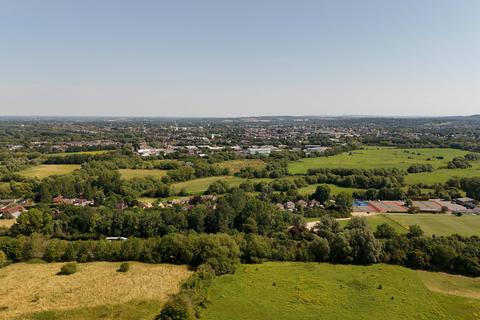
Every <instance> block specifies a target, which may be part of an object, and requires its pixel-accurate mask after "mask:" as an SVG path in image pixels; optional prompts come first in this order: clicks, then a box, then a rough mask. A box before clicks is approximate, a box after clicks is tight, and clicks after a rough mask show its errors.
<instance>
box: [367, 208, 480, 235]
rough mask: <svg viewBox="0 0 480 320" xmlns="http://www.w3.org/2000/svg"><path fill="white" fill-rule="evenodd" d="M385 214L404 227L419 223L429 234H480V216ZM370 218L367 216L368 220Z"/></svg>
mask: <svg viewBox="0 0 480 320" xmlns="http://www.w3.org/2000/svg"><path fill="white" fill-rule="evenodd" d="M385 216H386V217H387V218H388V219H391V220H392V221H394V222H395V223H397V224H399V225H401V226H403V227H404V228H408V226H410V225H413V224H418V225H419V226H420V227H421V228H422V230H423V231H424V232H425V234H427V235H436V236H447V235H451V234H459V235H462V236H474V235H477V236H480V216H472V215H463V216H461V217H457V216H455V215H451V214H426V213H425V214H408V213H387V214H385ZM368 219H370V218H367V221H368Z"/></svg>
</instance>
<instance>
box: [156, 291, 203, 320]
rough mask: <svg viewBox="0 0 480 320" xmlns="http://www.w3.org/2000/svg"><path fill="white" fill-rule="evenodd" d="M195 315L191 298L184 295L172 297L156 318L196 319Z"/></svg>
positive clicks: (157, 319)
mask: <svg viewBox="0 0 480 320" xmlns="http://www.w3.org/2000/svg"><path fill="white" fill-rule="evenodd" d="M194 319H195V315H194V311H193V306H192V302H191V300H190V299H189V298H188V297H186V296H183V295H176V296H174V297H173V298H172V299H170V300H169V301H168V302H167V303H166V304H165V306H164V307H163V309H162V312H161V313H160V314H159V315H158V316H157V317H156V318H155V320H194Z"/></svg>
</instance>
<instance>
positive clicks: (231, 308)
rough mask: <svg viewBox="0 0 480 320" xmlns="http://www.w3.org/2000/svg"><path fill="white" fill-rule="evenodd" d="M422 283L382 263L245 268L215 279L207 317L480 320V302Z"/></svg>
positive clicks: (410, 272)
mask: <svg viewBox="0 0 480 320" xmlns="http://www.w3.org/2000/svg"><path fill="white" fill-rule="evenodd" d="M422 279H423V277H422V276H419V275H418V274H417V272H416V271H413V270H410V269H406V268H403V267H398V266H390V265H381V264H379V265H373V266H349V265H331V264H318V263H264V264H261V265H243V266H242V267H240V268H239V270H238V271H237V273H236V274H235V275H226V276H222V277H220V278H218V279H216V280H215V282H214V285H213V286H212V288H211V290H210V301H211V304H210V305H208V307H207V309H206V310H205V311H204V313H203V314H202V319H206V320H210V319H212V320H213V319H223V320H229V319H232V320H233V319H251V320H255V319H279V320H288V319H312V320H313V319H385V312H387V310H388V318H389V319H392V320H396V319H432V320H435V319H439V320H440V319H478V313H479V312H480V301H479V300H475V299H469V298H464V297H459V296H456V295H453V294H452V295H450V294H449V295H447V294H442V293H437V292H432V291H430V290H428V289H427V287H426V286H425V285H424V284H423V282H422ZM442 280H443V276H440V278H439V279H433V280H432V281H433V282H434V283H438V282H441V281H442ZM468 280H469V279H468V278H467V280H466V281H467V284H465V283H462V284H461V285H462V286H469V287H472V288H474V289H475V288H476V285H475V284H474V283H475V281H476V280H472V283H473V284H471V283H469V281H468ZM452 283H453V285H454V286H455V283H456V282H455V281H453V282H452ZM475 290H478V288H477V289H475ZM449 293H455V291H454V290H450V291H449Z"/></svg>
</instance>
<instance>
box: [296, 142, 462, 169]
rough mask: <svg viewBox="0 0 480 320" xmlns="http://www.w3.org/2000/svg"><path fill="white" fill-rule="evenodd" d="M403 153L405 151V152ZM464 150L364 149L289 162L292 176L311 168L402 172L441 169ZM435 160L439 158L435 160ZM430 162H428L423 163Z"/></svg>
mask: <svg viewBox="0 0 480 320" xmlns="http://www.w3.org/2000/svg"><path fill="white" fill-rule="evenodd" d="M406 151H407V152H406ZM467 153H468V152H467V151H463V150H457V149H442V148H421V149H397V148H386V147H367V148H365V149H363V150H354V151H352V152H350V153H342V154H339V155H335V156H331V157H318V158H305V159H301V160H298V161H293V162H291V163H289V166H288V168H289V171H290V172H291V173H293V174H301V173H307V170H308V169H315V168H358V169H374V168H399V169H403V170H406V169H408V167H409V166H410V165H412V164H431V165H432V166H433V167H434V168H438V167H441V166H445V165H446V164H447V162H448V161H450V160H452V159H453V158H454V157H459V156H464V155H465V154H467ZM436 157H443V159H437V158H436ZM427 159H430V160H427Z"/></svg>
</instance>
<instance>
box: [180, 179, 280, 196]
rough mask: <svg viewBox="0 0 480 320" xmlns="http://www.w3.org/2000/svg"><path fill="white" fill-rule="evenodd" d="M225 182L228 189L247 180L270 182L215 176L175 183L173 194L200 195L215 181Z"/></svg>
mask: <svg viewBox="0 0 480 320" xmlns="http://www.w3.org/2000/svg"><path fill="white" fill-rule="evenodd" d="M220 180H222V181H225V182H226V183H227V184H228V185H229V186H230V187H237V186H239V185H240V184H241V183H242V182H245V181H247V180H250V181H252V182H253V183H256V182H260V181H272V179H268V178H259V179H245V178H240V177H235V176H215V177H206V178H200V179H193V180H188V181H183V182H177V183H174V184H173V185H172V187H173V190H174V191H175V192H180V190H182V189H183V190H185V191H186V192H187V193H188V194H190V195H196V194H202V193H204V192H205V191H207V189H208V187H209V186H210V185H211V184H212V183H214V182H215V181H220Z"/></svg>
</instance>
